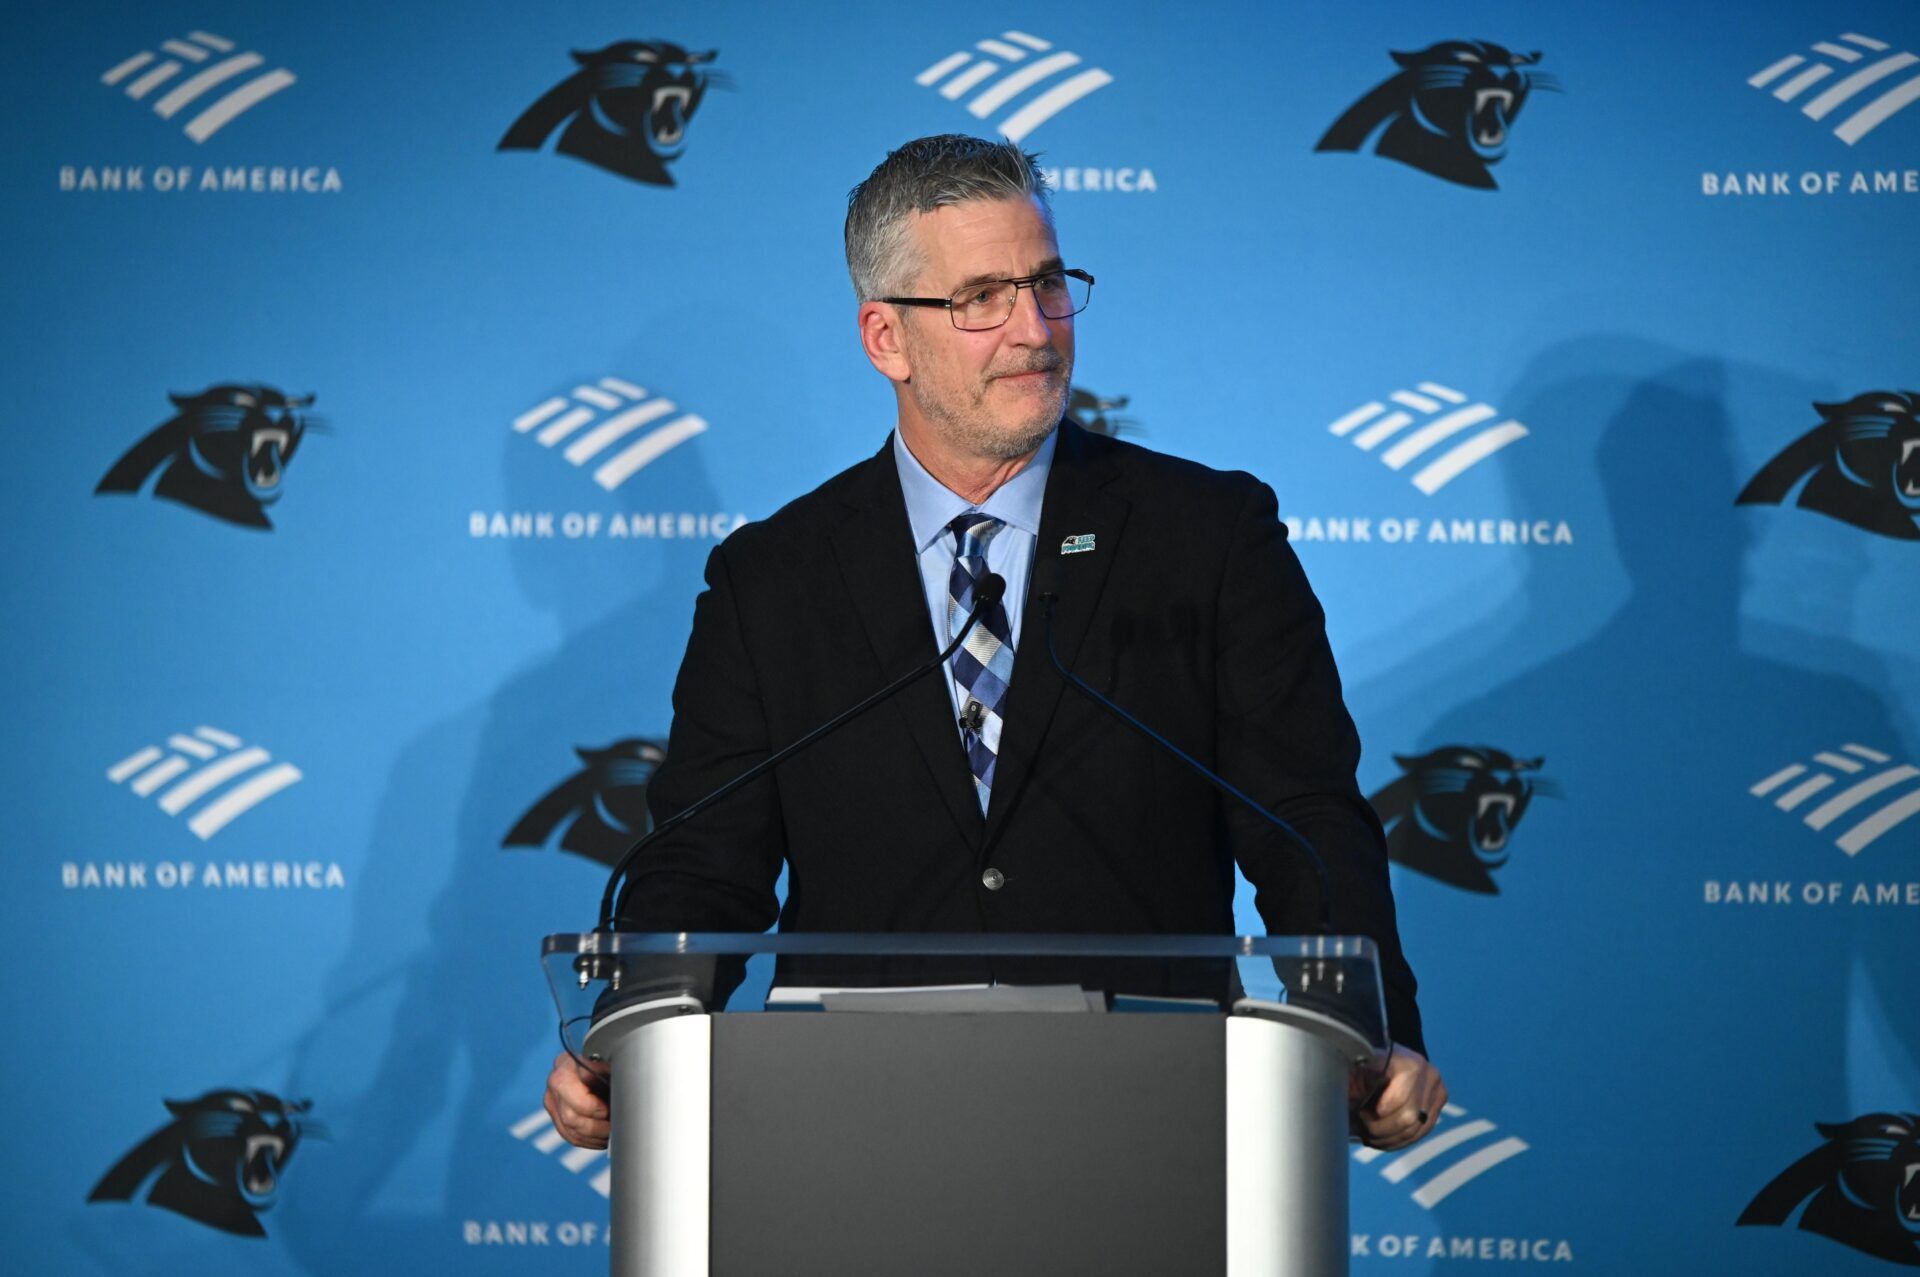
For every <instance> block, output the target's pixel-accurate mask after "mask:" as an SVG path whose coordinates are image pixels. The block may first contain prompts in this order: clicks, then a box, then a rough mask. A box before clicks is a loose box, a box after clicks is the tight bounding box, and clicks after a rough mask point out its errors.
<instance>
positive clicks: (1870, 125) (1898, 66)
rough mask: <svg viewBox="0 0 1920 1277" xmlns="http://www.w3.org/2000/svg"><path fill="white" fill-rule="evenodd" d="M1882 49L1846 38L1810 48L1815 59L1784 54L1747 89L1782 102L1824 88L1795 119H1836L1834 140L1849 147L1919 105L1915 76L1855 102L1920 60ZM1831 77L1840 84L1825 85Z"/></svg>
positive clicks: (1882, 44)
mask: <svg viewBox="0 0 1920 1277" xmlns="http://www.w3.org/2000/svg"><path fill="white" fill-rule="evenodd" d="M1887 48H1888V45H1887V42H1886V41H1884V40H1875V39H1873V38H1872V37H1871V36H1864V35H1854V34H1852V33H1851V32H1849V33H1848V34H1846V35H1843V36H1841V37H1840V38H1839V39H1838V40H1822V41H1820V42H1819V43H1818V44H1815V45H1814V46H1813V47H1812V53H1813V54H1815V55H1817V56H1814V57H1809V56H1807V54H1804V53H1794V54H1789V55H1788V56H1786V57H1784V58H1781V59H1780V60H1779V61H1778V62H1775V63H1774V64H1773V65H1771V66H1769V67H1767V68H1765V69H1764V70H1762V71H1759V72H1757V73H1756V74H1754V75H1751V76H1748V77H1747V83H1748V84H1751V85H1752V86H1753V87H1754V88H1756V89H1766V88H1769V87H1770V88H1771V89H1772V91H1773V96H1774V97H1776V98H1778V99H1780V100H1781V101H1782V102H1796V101H1799V99H1800V96H1801V94H1803V93H1806V92H1807V91H1808V90H1810V89H1812V88H1813V87H1814V86H1815V85H1816V84H1818V85H1824V86H1825V87H1823V88H1822V89H1821V90H1820V92H1818V93H1816V94H1814V95H1813V96H1812V97H1810V98H1808V99H1807V100H1806V102H1805V103H1804V104H1802V105H1801V107H1800V113H1801V114H1802V115H1804V116H1806V117H1807V118H1808V119H1810V120H1825V119H1826V118H1827V117H1829V116H1831V115H1834V114H1835V113H1836V112H1837V113H1839V117H1840V122H1839V123H1838V124H1836V125H1834V127H1833V135H1834V136H1835V137H1837V138H1839V139H1840V140H1841V141H1842V142H1845V143H1846V144H1847V145H1848V146H1852V145H1853V144H1854V143H1855V142H1858V141H1859V140H1860V139H1861V138H1863V137H1865V136H1866V135H1867V134H1869V133H1871V132H1873V131H1874V130H1875V129H1877V128H1879V127H1880V126H1881V125H1882V124H1885V123H1886V122H1887V121H1888V120H1890V119H1892V118H1893V117H1894V116H1895V115H1896V114H1898V113H1899V112H1900V111H1901V110H1902V109H1904V108H1906V107H1909V106H1912V105H1913V103H1914V101H1915V100H1916V99H1920V75H1914V76H1911V77H1909V78H1907V79H1905V80H1902V81H1900V83H1898V84H1896V85H1893V86H1892V87H1891V88H1887V89H1884V90H1883V91H1881V92H1879V93H1877V94H1876V95H1875V96H1873V97H1869V98H1867V99H1866V100H1865V101H1858V100H1857V99H1859V98H1860V97H1861V95H1862V94H1864V93H1866V92H1867V91H1868V90H1869V89H1874V88H1876V87H1878V86H1879V85H1880V84H1881V83H1882V82H1883V81H1886V80H1890V79H1892V78H1893V77H1895V76H1897V75H1899V74H1900V73H1901V72H1903V71H1906V70H1907V69H1909V68H1910V67H1913V66H1915V65H1920V57H1916V56H1915V55H1913V54H1911V53H1888V52H1887ZM1823 59H1824V60H1823ZM1835 73H1840V78H1839V79H1838V80H1833V81H1832V82H1831V83H1828V80H1829V78H1830V77H1831V76H1833V75H1834V74H1835ZM1842 108H1845V109H1844V110H1842Z"/></svg>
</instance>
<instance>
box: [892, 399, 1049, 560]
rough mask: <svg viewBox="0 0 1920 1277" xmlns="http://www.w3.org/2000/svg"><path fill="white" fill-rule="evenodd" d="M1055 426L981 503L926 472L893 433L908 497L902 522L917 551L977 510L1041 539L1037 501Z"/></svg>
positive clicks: (896, 460)
mask: <svg viewBox="0 0 1920 1277" xmlns="http://www.w3.org/2000/svg"><path fill="white" fill-rule="evenodd" d="M1059 438H1060V431H1059V428H1058V427H1056V428H1055V429H1054V430H1053V432H1052V433H1051V434H1049V435H1048V436H1047V437H1046V440H1045V441H1044V442H1042V443H1041V445H1040V447H1039V448H1038V449H1037V450H1036V451H1035V452H1034V454H1033V460H1031V461H1029V462H1027V464H1026V467H1025V468H1024V469H1023V470H1021V471H1020V473H1019V474H1016V475H1015V476H1013V478H1011V479H1009V480H1007V481H1006V482H1005V483H1003V484H1001V485H1000V486H999V487H998V488H996V489H994V492H993V495H992V496H990V497H988V498H987V499H986V501H985V503H984V504H982V505H978V506H976V505H974V504H973V503H972V502H970V501H968V500H967V499H966V498H965V497H963V496H961V495H960V494H959V493H957V492H954V491H953V490H952V489H951V488H949V487H947V486H946V485H945V484H943V483H941V482H940V481H939V480H938V479H936V478H934V477H933V476H932V475H930V474H928V473H927V468H926V467H925V466H923V465H921V464H920V458H918V457H916V456H914V455H913V450H912V449H911V448H909V447H907V445H906V441H905V440H903V439H901V437H900V432H899V431H898V430H896V431H894V432H893V461H894V465H895V466H896V467H898V469H899V471H900V491H901V494H902V495H903V496H905V497H906V499H907V521H908V522H909V523H910V524H912V525H913V548H914V551H915V552H916V553H918V552H921V551H924V550H925V549H926V548H927V547H928V546H929V545H932V544H933V542H934V541H935V540H936V539H937V538H939V537H942V536H945V535H947V525H948V524H949V523H951V522H953V520H954V519H956V518H958V517H959V516H960V515H963V514H965V513H966V512H967V511H969V510H976V509H977V510H980V511H982V512H983V513H986V514H990V515H992V516H993V517H994V518H996V519H998V520H1000V521H1001V522H1002V523H1005V524H1007V525H1008V526H1009V527H1015V528H1018V529H1020V530H1021V531H1022V532H1025V533H1026V534H1027V535H1029V536H1032V537H1038V536H1039V535H1040V503H1041V499H1042V498H1043V497H1045V496H1046V493H1047V471H1048V470H1049V469H1051V468H1052V466H1053V445H1054V442H1055V441H1056V440H1058V439H1059Z"/></svg>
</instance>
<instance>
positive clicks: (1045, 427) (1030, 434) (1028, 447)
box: [924, 388, 1067, 461]
mask: <svg viewBox="0 0 1920 1277" xmlns="http://www.w3.org/2000/svg"><path fill="white" fill-rule="evenodd" d="M924 410H925V411H926V413H927V416H928V418H929V419H930V420H932V421H933V422H934V423H936V424H937V425H938V426H939V427H940V431H941V433H942V434H944V435H945V436H946V437H947V438H948V439H950V440H952V441H953V442H955V443H957V444H959V445H960V447H961V448H962V449H963V450H964V451H965V452H967V453H968V454H969V455H971V456H976V457H992V458H993V459H994V460H995V461H1012V460H1014V459H1015V458H1017V457H1024V456H1026V455H1027V454H1028V453H1030V452H1032V451H1033V450H1034V449H1035V448H1038V447H1039V446H1040V445H1041V444H1042V443H1045V442H1046V439H1047V436H1048V435H1050V434H1052V433H1053V428H1054V427H1055V426H1057V425H1058V424H1060V418H1062V417H1063V416H1065V415H1066V411H1067V396H1066V392H1065V390H1064V388H1063V389H1062V392H1061V394H1060V396H1059V403H1058V405H1057V406H1056V407H1055V408H1054V410H1053V412H1052V413H1051V414H1049V415H1048V416H1047V417H1046V419H1045V420H1044V421H1036V422H1033V423H1031V424H1029V425H1027V426H1025V427H1023V428H1022V429H1020V430H1018V431H1015V432H1013V433H1008V432H1007V431H1005V430H996V429H994V428H992V427H991V426H989V425H987V424H985V423H983V422H982V421H981V419H980V416H979V411H980V406H979V405H975V411H974V412H971V413H954V412H948V411H944V410H942V409H939V408H935V407H934V406H932V405H926V406H925V409H924Z"/></svg>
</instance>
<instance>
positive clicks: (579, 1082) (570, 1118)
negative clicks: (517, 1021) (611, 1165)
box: [547, 1051, 612, 1148]
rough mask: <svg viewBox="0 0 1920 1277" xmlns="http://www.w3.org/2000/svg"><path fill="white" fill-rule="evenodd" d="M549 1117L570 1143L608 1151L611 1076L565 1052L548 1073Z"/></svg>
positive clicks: (559, 1056)
mask: <svg viewBox="0 0 1920 1277" xmlns="http://www.w3.org/2000/svg"><path fill="white" fill-rule="evenodd" d="M547 1116H548V1117H550V1118H552V1119H553V1125H554V1129H555V1130H557V1131H559V1132H560V1134H562V1135H563V1136H565V1137H566V1139H567V1142H568V1143H569V1144H578V1145H579V1146H580V1147H581V1148H605V1147H606V1146H607V1134H608V1132H609V1131H610V1130H611V1129H612V1128H611V1127H610V1126H608V1124H607V1074H606V1070H605V1068H604V1067H602V1068H599V1069H594V1068H591V1067H589V1066H587V1065H584V1064H581V1063H579V1062H578V1061H576V1060H575V1059H574V1058H573V1057H572V1056H571V1055H568V1054H567V1053H566V1052H565V1051H562V1052H561V1053H560V1054H559V1055H556V1056H554V1057H553V1072H551V1073H549V1074H547Z"/></svg>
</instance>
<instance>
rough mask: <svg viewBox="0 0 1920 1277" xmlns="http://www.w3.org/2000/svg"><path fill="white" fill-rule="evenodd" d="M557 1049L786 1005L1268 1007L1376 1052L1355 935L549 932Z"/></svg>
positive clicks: (1379, 1035) (1377, 1038)
mask: <svg viewBox="0 0 1920 1277" xmlns="http://www.w3.org/2000/svg"><path fill="white" fill-rule="evenodd" d="M541 959H542V964H543V965H544V967H545V968H546V972H547V980H548V983H549V984H550V985H551V986H552V989H553V995H554V1000H555V1002H556V1003H557V1004H558V1006H559V1009H560V1017H561V1029H562V1035H563V1036H564V1037H565V1038H566V1039H567V1041H568V1043H569V1044H570V1045H576V1046H577V1044H578V1043H580V1042H581V1041H583V1040H584V1036H585V1033H586V1030H587V1028H588V1027H589V1026H590V1025H591V1023H592V1022H593V1021H595V1020H597V1019H600V1018H602V1017H605V1016H607V1015H609V1014H611V1013H612V1012H614V1011H616V1010H622V1009H627V1008H632V1007H637V1006H642V1005H647V1004H654V1003H659V1004H663V1005H665V1004H675V1005H678V1006H679V1007H681V1008H683V1009H698V1010H706V1011H720V1010H724V1011H726V1012H729V1013H739V1012H754V1011H763V1010H766V1011H787V1010H812V1011H819V1010H823V1009H824V1010H843V1009H845V1010H865V1011H876V1010H904V1011H934V1010H955V1011H960V1012H977V1011H992V1010H1022V1011H1038V1010H1079V1011H1102V1012H1202V1013H1214V1014H1232V1013H1235V1012H1246V1011H1248V1010H1253V1009H1258V1008H1259V1007H1261V1006H1269V1007H1271V1006H1274V1005H1281V1006H1286V1007H1290V1008H1292V1009H1293V1010H1294V1011H1296V1012H1307V1013H1309V1014H1312V1015H1316V1016H1323V1017H1325V1018H1327V1019H1330V1020H1332V1021H1335V1022H1336V1023H1338V1024H1340V1025H1344V1026H1346V1027H1347V1028H1349V1029H1352V1030H1353V1031H1355V1032H1357V1033H1358V1034H1359V1035H1360V1036H1361V1037H1363V1038H1365V1039H1366V1041H1367V1042H1368V1044H1369V1045H1370V1046H1372V1047H1373V1048H1374V1049H1376V1050H1385V1049H1386V1047H1387V1044H1388V1038H1387V1029H1386V1023H1387V1020H1386V1007H1385V1003H1384V1001H1383V999H1382V996H1381V984H1380V963H1379V954H1378V949H1377V947H1376V946H1375V944H1374V942H1373V941H1372V940H1370V939H1368V938H1366V937H1365V936H1317V935H1315V936H1197V935H1079V934H1065V935H1059V934H1042V933H1011V934H1010V933H968V934H957V935H956V934H926V933H909V932H885V933H856V932H755V933H734V932H632V931H625V932H616V931H591V932H586V933H582V934H565V935H551V936H548V937H547V938H546V939H545V940H544V941H543V942H542V945H541Z"/></svg>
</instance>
